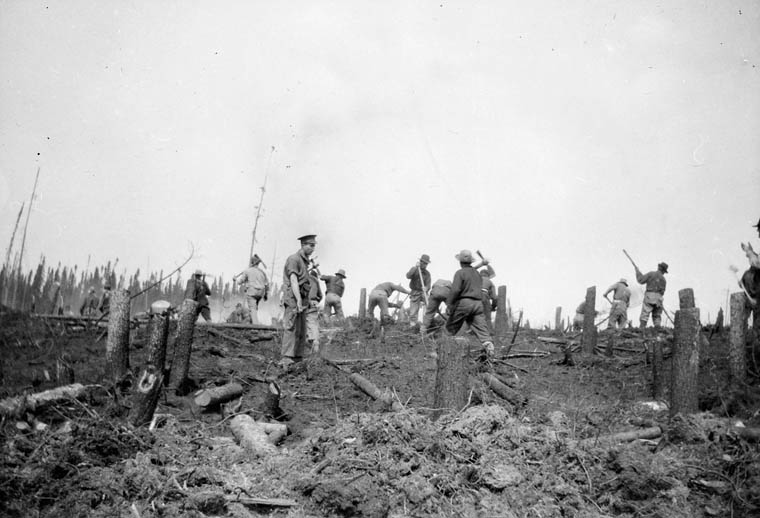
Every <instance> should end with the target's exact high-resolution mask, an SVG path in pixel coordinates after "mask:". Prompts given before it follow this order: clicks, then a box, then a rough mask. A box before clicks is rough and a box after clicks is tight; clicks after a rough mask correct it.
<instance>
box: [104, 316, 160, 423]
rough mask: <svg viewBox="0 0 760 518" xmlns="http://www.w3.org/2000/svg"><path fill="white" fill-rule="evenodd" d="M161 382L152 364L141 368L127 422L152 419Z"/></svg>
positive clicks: (142, 421) (145, 421)
mask: <svg viewBox="0 0 760 518" xmlns="http://www.w3.org/2000/svg"><path fill="white" fill-rule="evenodd" d="M111 307H113V301H111ZM163 384H164V374H163V372H161V371H160V370H157V369H156V368H155V367H154V366H153V365H147V366H146V367H145V369H143V371H142V373H141V374H140V377H139V379H138V381H137V384H136V385H135V388H134V392H133V393H132V409H131V410H130V411H129V422H130V423H132V426H142V425H145V424H148V423H150V422H151V420H153V413H154V412H155V411H156V405H157V404H158V398H159V396H160V395H161V387H162V386H163Z"/></svg>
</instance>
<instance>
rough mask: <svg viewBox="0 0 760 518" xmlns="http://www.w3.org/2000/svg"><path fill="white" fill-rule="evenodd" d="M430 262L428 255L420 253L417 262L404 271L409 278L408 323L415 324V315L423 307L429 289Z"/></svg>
mask: <svg viewBox="0 0 760 518" xmlns="http://www.w3.org/2000/svg"><path fill="white" fill-rule="evenodd" d="M428 264H430V256H429V255H428V254H422V256H421V257H420V259H419V261H417V264H415V265H414V266H412V267H411V268H410V269H409V271H408V272H406V278H407V279H409V288H410V289H411V292H410V293H409V325H410V326H412V327H414V326H415V325H417V317H418V314H419V312H420V309H423V310H424V309H425V305H426V303H427V295H428V292H429V291H430V272H429V271H428V270H427V265H428Z"/></svg>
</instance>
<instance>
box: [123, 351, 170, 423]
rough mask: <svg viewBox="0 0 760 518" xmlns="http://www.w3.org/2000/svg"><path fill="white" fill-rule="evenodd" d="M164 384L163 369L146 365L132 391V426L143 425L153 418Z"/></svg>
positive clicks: (130, 416) (130, 415)
mask: <svg viewBox="0 0 760 518" xmlns="http://www.w3.org/2000/svg"><path fill="white" fill-rule="evenodd" d="M163 384H164V373H163V371H162V370H158V369H156V367H155V366H153V365H148V366H146V367H145V369H144V370H143V371H142V374H141V375H140V379H139V380H138V381H137V384H136V385H135V388H134V392H133V393H132V409H131V410H130V411H129V422H130V423H131V424H132V426H143V425H146V424H150V422H151V421H152V420H153V413H154V412H155V411H156V405H158V398H159V396H160V395H161V388H162V387H163Z"/></svg>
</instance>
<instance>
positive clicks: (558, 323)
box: [554, 306, 562, 331]
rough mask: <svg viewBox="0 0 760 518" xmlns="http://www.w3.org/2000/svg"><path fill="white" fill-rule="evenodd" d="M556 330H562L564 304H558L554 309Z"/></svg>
mask: <svg viewBox="0 0 760 518" xmlns="http://www.w3.org/2000/svg"><path fill="white" fill-rule="evenodd" d="M554 330H555V331H562V306H557V309H556V310H554Z"/></svg>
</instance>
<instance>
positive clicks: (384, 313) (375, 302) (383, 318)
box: [367, 282, 411, 324]
mask: <svg viewBox="0 0 760 518" xmlns="http://www.w3.org/2000/svg"><path fill="white" fill-rule="evenodd" d="M394 291H398V292H400V293H406V294H407V295H409V294H410V293H411V292H410V291H409V290H407V289H406V288H404V287H403V286H401V285H399V284H394V283H392V282H381V283H380V284H378V285H377V286H375V287H374V288H372V291H371V292H369V297H368V300H367V303H368V308H367V313H368V314H369V316H370V317H371V318H374V316H375V308H376V307H377V306H380V323H381V324H385V323H388V322H390V321H391V316H390V315H389V314H388V307H393V308H400V307H401V306H402V305H403V302H389V301H388V297H390V296H391V295H392V294H393V292H394Z"/></svg>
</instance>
